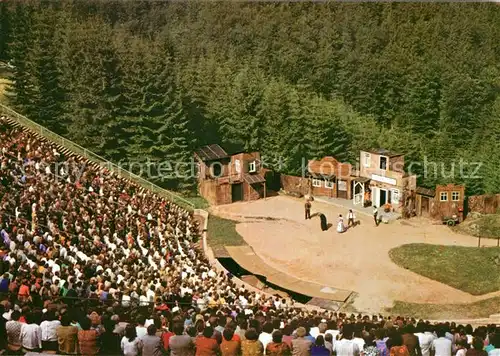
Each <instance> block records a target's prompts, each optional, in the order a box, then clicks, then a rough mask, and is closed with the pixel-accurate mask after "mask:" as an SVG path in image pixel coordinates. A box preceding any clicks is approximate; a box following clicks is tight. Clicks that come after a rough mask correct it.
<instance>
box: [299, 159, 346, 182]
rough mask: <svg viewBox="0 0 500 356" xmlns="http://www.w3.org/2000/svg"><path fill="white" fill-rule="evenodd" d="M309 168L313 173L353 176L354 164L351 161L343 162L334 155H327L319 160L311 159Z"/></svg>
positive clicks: (343, 176) (344, 176)
mask: <svg viewBox="0 0 500 356" xmlns="http://www.w3.org/2000/svg"><path fill="white" fill-rule="evenodd" d="M307 169H308V171H309V173H311V174H319V175H323V176H337V177H342V178H348V177H350V176H351V171H352V166H351V164H349V163H341V162H339V161H337V160H336V159H335V158H334V157H332V156H326V157H323V158H322V159H321V160H319V161H318V160H310V161H309V163H308V165H307Z"/></svg>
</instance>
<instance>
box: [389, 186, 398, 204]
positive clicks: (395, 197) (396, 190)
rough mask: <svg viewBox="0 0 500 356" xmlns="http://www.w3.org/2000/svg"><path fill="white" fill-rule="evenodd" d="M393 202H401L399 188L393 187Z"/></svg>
mask: <svg viewBox="0 0 500 356" xmlns="http://www.w3.org/2000/svg"><path fill="white" fill-rule="evenodd" d="M391 204H399V189H392V194H391Z"/></svg>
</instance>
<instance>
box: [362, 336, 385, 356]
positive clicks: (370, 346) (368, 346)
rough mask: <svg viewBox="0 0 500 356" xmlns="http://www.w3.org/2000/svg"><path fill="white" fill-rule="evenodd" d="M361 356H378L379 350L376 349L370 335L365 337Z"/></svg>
mask: <svg viewBox="0 0 500 356" xmlns="http://www.w3.org/2000/svg"><path fill="white" fill-rule="evenodd" d="M361 355H362V356H380V355H381V353H380V350H379V349H378V348H377V344H376V343H375V340H374V338H373V337H372V336H371V335H368V336H365V344H364V348H363V351H361Z"/></svg>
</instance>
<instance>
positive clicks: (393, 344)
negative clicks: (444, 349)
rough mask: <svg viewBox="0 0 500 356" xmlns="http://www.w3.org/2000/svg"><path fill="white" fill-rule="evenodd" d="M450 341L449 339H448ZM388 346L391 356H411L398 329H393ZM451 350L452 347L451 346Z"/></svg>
mask: <svg viewBox="0 0 500 356" xmlns="http://www.w3.org/2000/svg"><path fill="white" fill-rule="evenodd" d="M448 341H449V340H448ZM386 343H387V348H388V349H389V354H390V355H391V356H409V355H410V352H409V351H408V348H407V347H406V345H404V344H403V337H402V336H401V333H400V332H399V331H398V330H393V331H392V332H391V336H390V337H389V340H387V342H386ZM450 350H451V348H450Z"/></svg>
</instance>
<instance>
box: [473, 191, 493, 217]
mask: <svg viewBox="0 0 500 356" xmlns="http://www.w3.org/2000/svg"><path fill="white" fill-rule="evenodd" d="M467 210H468V212H474V213H481V214H495V213H498V212H499V211H500V194H496V195H493V194H484V195H474V196H470V197H469V201H468V209H467Z"/></svg>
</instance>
